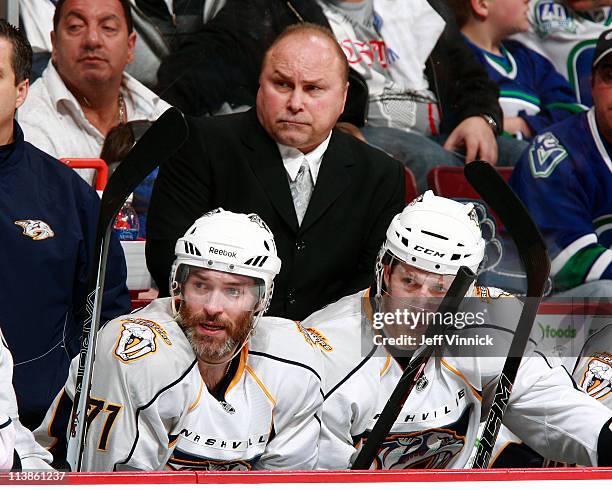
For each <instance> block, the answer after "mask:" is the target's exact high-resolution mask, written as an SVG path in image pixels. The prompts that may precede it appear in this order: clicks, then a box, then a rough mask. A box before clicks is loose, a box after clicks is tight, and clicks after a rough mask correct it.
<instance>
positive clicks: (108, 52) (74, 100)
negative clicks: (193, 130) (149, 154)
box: [18, 0, 169, 158]
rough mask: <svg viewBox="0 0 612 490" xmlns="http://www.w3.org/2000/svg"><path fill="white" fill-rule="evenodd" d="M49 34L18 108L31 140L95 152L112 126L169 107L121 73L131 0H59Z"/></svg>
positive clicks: (127, 52) (129, 43)
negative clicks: (44, 59)
mask: <svg viewBox="0 0 612 490" xmlns="http://www.w3.org/2000/svg"><path fill="white" fill-rule="evenodd" d="M51 42H52V45H53V50H52V54H51V61H50V62H49V65H48V66H47V68H46V69H45V71H44V72H43V75H42V78H41V79H39V80H37V81H36V82H35V83H34V84H33V85H32V87H31V90H30V96H29V98H28V100H27V102H26V103H25V104H24V105H23V106H22V108H21V109H20V111H19V116H18V120H19V123H20V124H21V127H22V128H23V131H24V134H25V138H26V140H27V141H29V142H30V143H32V144H34V145H35V146H37V147H39V148H41V149H42V150H44V151H46V152H47V153H49V154H50V155H52V156H54V157H56V158H63V157H72V158H96V157H98V156H99V155H100V151H101V149H102V145H103V144H104V139H105V137H106V135H107V133H108V132H109V131H110V129H111V128H113V127H114V126H117V125H118V124H120V123H126V122H128V121H132V120H138V119H146V120H151V121H153V120H155V119H157V118H158V117H159V116H160V115H161V114H162V113H163V112H164V111H165V110H166V109H167V108H168V107H169V105H168V104H167V103H166V102H164V101H163V100H162V99H160V98H159V97H158V96H157V95H155V94H154V93H153V92H151V91H150V90H148V89H147V88H146V87H144V86H143V85H142V84H140V83H139V82H138V81H136V80H135V79H134V78H132V77H130V76H129V75H128V74H126V73H124V70H125V67H126V66H127V65H128V64H129V63H130V62H131V61H132V60H133V57H134V46H135V42H136V34H135V33H134V32H133V24H132V17H131V12H130V2H129V0H97V1H96V2H91V1H88V0H59V1H58V2H57V6H56V11H55V15H54V18H53V32H51Z"/></svg>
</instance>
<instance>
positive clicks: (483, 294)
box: [474, 286, 514, 303]
mask: <svg viewBox="0 0 612 490" xmlns="http://www.w3.org/2000/svg"><path fill="white" fill-rule="evenodd" d="M474 294H475V295H476V297H477V298H480V299H481V300H482V301H484V302H487V303H488V302H490V300H492V299H499V298H514V295H513V294H510V293H508V292H506V291H504V290H503V289H499V288H494V287H487V286H475V289H474Z"/></svg>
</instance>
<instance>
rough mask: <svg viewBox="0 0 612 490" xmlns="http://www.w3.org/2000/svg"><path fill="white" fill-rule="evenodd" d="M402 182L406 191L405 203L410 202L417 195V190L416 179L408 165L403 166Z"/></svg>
mask: <svg viewBox="0 0 612 490" xmlns="http://www.w3.org/2000/svg"><path fill="white" fill-rule="evenodd" d="M404 182H405V184H406V192H405V194H404V196H405V199H406V203H409V202H412V201H413V200H414V198H415V197H417V196H418V195H419V191H418V190H417V185H416V179H415V178H414V174H413V173H412V171H411V170H410V169H409V168H408V167H404Z"/></svg>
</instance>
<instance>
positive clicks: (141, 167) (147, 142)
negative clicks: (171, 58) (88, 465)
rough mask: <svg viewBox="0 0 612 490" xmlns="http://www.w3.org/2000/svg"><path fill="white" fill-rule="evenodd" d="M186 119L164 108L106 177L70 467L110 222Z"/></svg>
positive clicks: (79, 440)
mask: <svg viewBox="0 0 612 490" xmlns="http://www.w3.org/2000/svg"><path fill="white" fill-rule="evenodd" d="M186 138H187V125H186V123H185V119H184V117H183V114H182V113H181V112H180V111H179V110H178V109H175V108H171V109H168V110H167V111H166V112H164V113H163V114H162V115H161V116H160V117H159V119H157V121H155V122H154V123H153V124H152V125H151V127H150V128H149V129H148V130H147V131H146V132H145V133H144V134H143V135H142V137H141V138H140V139H139V140H138V141H137V142H136V144H135V145H134V147H133V148H132V149H131V150H130V152H129V153H128V154H127V156H126V157H125V158H124V160H123V161H122V162H121V164H120V165H119V166H118V167H117V169H116V170H115V172H113V175H112V176H111V178H110V179H109V181H108V183H107V185H106V188H105V189H104V193H103V194H102V201H101V203H100V214H99V216H98V223H97V228H96V238H95V245H94V252H93V256H92V264H91V272H90V276H89V284H88V288H87V292H88V294H87V298H86V305H85V308H86V313H87V317H86V318H85V321H84V323H83V334H82V337H81V350H80V353H79V365H78V371H77V379H76V385H75V392H74V400H73V405H72V413H71V417H70V430H69V433H68V454H67V460H68V463H69V464H70V467H71V468H72V470H73V471H80V469H81V462H82V455H83V448H84V442H85V437H86V433H87V420H86V419H87V412H88V409H89V403H88V400H89V391H90V387H91V377H92V374H93V362H94V355H95V348H96V336H97V332H98V329H99V327H100V313H101V309H102V297H103V292H104V278H105V275H106V260H107V257H108V249H109V244H110V239H111V236H112V225H113V223H114V221H115V218H116V216H117V214H118V213H119V210H120V209H121V207H122V206H123V203H124V202H125V200H126V199H127V198H128V197H129V195H130V194H131V193H132V192H133V191H134V189H135V188H136V187H137V186H138V185H139V184H140V183H141V182H142V181H143V180H144V179H145V178H146V176H147V175H149V174H150V173H151V172H152V171H153V170H154V169H155V168H156V167H157V166H159V165H160V164H161V163H163V162H164V161H165V160H167V159H168V158H170V157H171V156H172V155H173V154H174V153H175V152H176V151H177V150H178V149H179V148H180V147H181V146H182V144H183V143H184V142H185V140H186Z"/></svg>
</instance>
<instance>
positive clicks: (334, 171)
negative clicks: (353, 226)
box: [289, 134, 353, 232]
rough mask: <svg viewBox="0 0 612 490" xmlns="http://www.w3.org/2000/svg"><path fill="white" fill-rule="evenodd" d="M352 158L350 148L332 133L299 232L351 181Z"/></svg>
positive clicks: (311, 223) (321, 212)
mask: <svg viewBox="0 0 612 490" xmlns="http://www.w3.org/2000/svg"><path fill="white" fill-rule="evenodd" d="M352 160H353V158H352V152H351V149H350V148H349V147H347V146H346V145H344V144H343V143H342V142H341V141H339V140H338V138H337V137H336V134H332V137H331V140H330V142H329V146H328V147H327V151H326V152H325V154H324V155H323V161H322V162H321V168H320V170H319V175H318V177H317V183H316V184H315V188H314V191H313V193H312V196H311V198H310V202H309V203H308V209H306V214H305V215H304V220H303V221H302V226H301V229H300V231H301V232H303V231H305V230H306V229H307V228H308V227H310V226H312V225H313V224H314V223H315V222H316V221H317V220H318V219H319V218H320V217H321V215H323V213H325V211H327V209H328V208H329V207H330V206H331V205H332V204H333V203H334V201H335V200H336V199H338V197H339V196H340V195H341V194H342V193H343V192H344V191H345V189H346V188H347V187H348V186H349V184H350V182H351V173H350V168H349V167H352V166H353V162H352ZM289 197H291V195H290V196H289ZM292 203H293V201H292Z"/></svg>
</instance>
